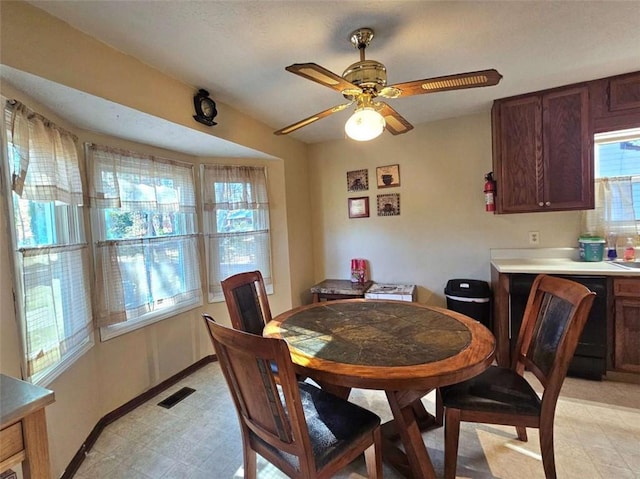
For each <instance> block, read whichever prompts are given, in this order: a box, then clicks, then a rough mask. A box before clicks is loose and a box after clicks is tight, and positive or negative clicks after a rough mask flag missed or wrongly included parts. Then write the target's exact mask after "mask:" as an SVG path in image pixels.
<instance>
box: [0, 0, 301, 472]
mask: <svg viewBox="0 0 640 479" xmlns="http://www.w3.org/2000/svg"><path fill="white" fill-rule="evenodd" d="M0 21H1V24H0V61H1V62H2V64H3V65H7V66H10V67H12V68H16V69H18V70H21V71H25V72H28V73H31V74H34V75H37V76H40V77H43V78H46V79H48V80H51V81H54V82H57V83H60V84H62V85H65V86H68V87H71V88H75V89H77V90H80V91H83V92H87V93H90V94H92V95H96V96H99V97H101V98H105V99H108V100H110V101H113V102H116V103H120V104H123V105H126V106H129V107H131V108H134V109H137V110H139V111H143V112H145V113H147V114H151V115H154V116H157V117H159V118H162V119H166V120H168V121H171V122H173V123H177V124H181V125H184V126H187V127H189V128H195V129H199V130H200V131H202V132H204V133H207V134H211V135H215V136H217V137H219V138H222V139H224V140H227V141H232V142H235V143H238V144H241V145H243V146H246V147H249V148H252V149H254V150H258V151H261V152H264V153H267V154H269V155H271V156H273V157H275V158H278V159H277V160H252V159H245V160H238V159H224V158H195V157H190V156H188V155H183V154H177V153H174V152H167V151H163V150H159V149H157V148H152V147H149V146H145V145H138V144H133V143H131V142H126V141H123V140H119V139H117V138H110V137H105V136H102V135H97V134H94V133H91V132H88V131H84V130H82V129H81V125H69V124H68V123H66V122H64V120H62V119H60V118H58V117H56V115H55V114H53V113H52V112H50V111H48V110H47V109H46V108H44V107H43V106H42V105H38V104H36V103H35V102H34V101H33V99H31V98H29V97H27V96H26V95H25V94H24V93H21V92H20V91H19V89H18V88H19V86H15V87H12V86H10V85H6V84H2V85H0V93H2V94H3V95H5V96H7V97H9V98H16V99H18V100H21V101H23V102H24V103H26V104H27V105H28V106H29V107H31V108H32V109H34V110H36V111H38V112H40V113H42V114H44V115H45V116H47V117H49V118H51V119H53V120H54V121H56V122H58V123H60V124H61V125H63V126H65V127H66V128H68V129H69V130H71V131H73V132H74V133H76V134H77V135H78V137H79V139H80V142H83V141H94V142H96V143H102V144H108V145H112V146H118V147H122V148H131V149H134V150H136V151H140V152H146V153H151V154H157V155H160V156H169V157H173V158H177V159H180V160H183V161H189V162H193V163H195V164H198V163H207V162H224V163H238V162H242V163H243V164H264V165H266V166H267V168H268V182H269V185H268V186H269V193H270V202H271V227H272V247H273V275H274V282H275V283H274V294H273V295H272V296H270V298H269V300H270V304H271V308H272V311H273V312H274V313H276V314H277V313H279V312H281V311H283V310H286V309H289V308H290V307H291V306H293V305H298V304H300V303H301V302H302V301H303V300H304V299H305V297H306V296H307V295H308V293H307V291H308V288H309V286H310V285H311V284H312V281H313V269H312V268H313V265H312V263H311V261H308V260H307V261H301V260H300V259H301V258H309V257H310V253H309V249H310V248H309V244H310V243H311V227H310V221H311V220H310V214H309V209H310V200H309V191H308V188H305V185H306V184H307V181H308V166H307V164H308V162H307V159H306V147H305V146H304V145H303V144H301V143H299V142H297V141H295V140H292V139H290V138H282V137H276V136H274V135H273V133H272V130H271V129H270V128H268V127H267V126H266V125H263V124H260V123H258V122H256V121H255V120H253V119H251V118H249V117H247V116H244V115H242V114H240V113H238V112H237V111H235V110H234V109H233V108H231V107H229V106H227V105H224V104H222V103H219V102H218V103H217V106H218V111H219V117H220V118H224V119H225V121H224V122H220V124H219V125H218V126H216V128H215V129H211V128H206V127H204V126H202V125H199V124H197V123H195V122H194V121H193V118H192V115H193V112H192V97H193V93H194V91H195V87H194V86H191V85H186V84H183V83H180V82H178V81H176V80H174V79H172V78H169V77H167V76H165V75H163V74H161V73H160V72H158V71H156V70H154V69H152V68H150V67H148V66H146V65H144V64H142V63H141V62H138V61H137V60H135V59H134V58H132V57H129V56H127V55H123V54H121V53H120V52H117V51H115V50H113V49H111V48H109V47H107V46H106V45H104V44H101V43H99V42H96V41H95V40H93V39H92V38H90V37H88V36H87V35H84V34H83V33H81V32H79V31H77V30H74V29H72V28H70V27H69V26H68V25H67V24H65V23H63V22H60V21H59V20H57V19H55V18H53V17H51V16H49V15H48V14H46V13H44V12H42V11H41V10H38V9H36V8H34V7H32V6H30V5H29V4H26V3H24V2H0ZM71 46H73V48H72V49H70V48H71ZM0 196H1V195H0ZM2 201H3V203H2V212H1V213H0V221H1V228H2V234H0V285H1V288H0V295H1V296H0V301H1V303H0V304H2V308H0V371H1V372H3V373H5V374H10V375H13V376H18V377H19V376H20V342H19V339H18V338H19V335H18V329H17V326H16V320H15V317H14V315H13V313H12V308H11V307H7V306H8V305H11V304H12V298H11V282H12V278H11V267H10V264H9V255H8V253H9V250H10V248H9V243H8V241H9V235H8V232H7V227H6V225H7V222H6V214H5V208H6V205H5V204H4V199H3V200H2ZM292 205H295V207H294V206H292ZM292 238H295V239H296V241H293V240H292ZM202 257H203V258H204V254H203V256H202ZM205 298H206V294H205ZM205 301H206V299H205ZM203 311H207V312H209V313H211V314H212V315H213V316H215V317H216V318H218V319H220V320H221V321H223V322H227V321H228V314H227V311H226V306H225V305H224V303H215V304H212V305H208V304H205V305H204V306H203V307H202V308H198V309H194V310H192V311H189V312H187V313H184V314H180V315H177V316H175V317H172V318H169V319H166V320H163V321H160V322H158V323H155V324H154V325H151V326H148V327H146V328H143V329H141V330H136V331H133V332H130V333H127V334H125V335H122V336H119V337H116V338H113V339H111V340H109V341H106V342H100V341H99V337H98V335H97V334H96V345H95V347H94V348H92V349H91V350H90V351H89V352H87V353H86V354H85V355H83V356H82V357H81V358H80V359H79V360H78V361H77V362H76V363H75V364H73V366H71V368H69V369H68V370H67V371H65V372H64V373H63V374H62V375H60V376H59V377H58V378H56V379H55V380H54V381H53V382H52V383H50V384H48V385H47V387H49V388H51V389H53V390H54V391H55V394H56V402H55V403H54V404H53V405H51V406H49V407H48V408H47V423H48V427H49V444H50V448H51V460H52V473H53V477H59V476H60V475H61V474H62V473H63V471H64V469H65V467H66V466H67V465H68V464H69V461H70V460H71V459H72V457H73V455H74V454H75V453H76V452H77V451H78V449H79V448H80V446H81V445H82V443H83V442H84V440H85V439H86V438H87V436H88V434H89V433H90V431H91V430H92V429H93V427H94V426H95V425H96V424H97V422H98V421H99V420H100V418H101V417H103V416H104V415H105V414H107V413H108V412H110V411H112V410H114V409H115V408H117V407H119V406H121V405H122V404H124V403H125V402H127V401H129V400H131V399H132V398H134V397H136V396H138V395H140V394H141V393H143V392H144V391H146V390H148V389H149V388H150V387H152V386H154V385H156V384H158V383H160V382H161V381H163V380H165V379H167V378H169V377H170V376H172V375H173V374H175V373H177V372H179V371H181V370H183V369H184V368H186V367H187V366H189V365H191V364H193V363H194V362H196V361H197V360H199V359H201V358H202V357H204V356H207V355H209V354H211V353H212V349H211V345H210V343H209V339H208V337H207V335H206V331H205V329H204V326H203V323H202V320H201V318H200V314H201V313H202V312H203Z"/></svg>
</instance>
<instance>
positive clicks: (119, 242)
mask: <svg viewBox="0 0 640 479" xmlns="http://www.w3.org/2000/svg"><path fill="white" fill-rule="evenodd" d="M94 146H95V147H96V148H97V149H98V150H104V151H109V153H113V152H115V155H116V156H122V158H126V159H131V158H135V159H141V160H145V161H151V162H152V163H154V164H155V163H162V164H165V165H166V164H172V165H174V166H175V167H177V168H180V169H184V170H185V171H186V170H187V169H188V170H189V171H190V182H191V185H190V186H191V187H192V189H193V191H194V192H195V178H194V166H193V165H192V164H190V163H184V162H178V161H175V160H169V159H166V158H157V157H152V156H150V155H144V154H140V153H135V152H127V151H124V150H118V149H111V148H108V147H101V146H96V145H91V144H86V145H85V150H86V151H87V158H88V161H89V163H90V171H91V172H92V175H93V174H98V173H96V172H95V171H94V167H95V166H94V165H93V164H91V162H92V156H91V155H90V153H89V149H90V148H93V147H94ZM96 171H97V170H96ZM114 171H115V170H114ZM92 175H90V176H92ZM98 175H99V174H98ZM158 178H159V177H156V180H157V179H158ZM90 181H96V182H97V181H98V180H97V179H95V178H90ZM119 181H121V180H119ZM95 188H96V186H95V185H92V188H91V190H90V196H91V197H92V198H91V201H92V203H91V208H90V211H91V225H92V231H93V247H94V258H95V261H96V267H95V269H96V276H97V278H98V279H97V281H98V282H100V281H101V279H100V278H101V275H103V269H102V268H101V267H100V256H101V252H100V251H99V249H100V248H114V250H117V248H120V247H125V246H126V245H127V244H135V245H136V246H139V247H141V248H151V247H152V246H153V244H155V243H157V244H160V245H161V244H162V242H163V241H167V242H170V241H171V240H172V239H174V238H175V239H176V240H178V241H180V242H184V243H181V247H184V248H189V247H190V246H191V249H190V250H189V251H190V253H193V257H194V258H195V260H194V261H193V264H191V263H188V264H187V265H186V266H187V267H188V268H189V269H191V270H192V271H195V274H196V276H197V281H196V282H197V288H195V292H193V291H192V292H193V294H192V295H191V296H190V297H189V298H186V299H183V300H182V301H181V302H178V303H171V302H167V303H166V305H163V304H162V303H163V301H166V299H168V298H164V299H162V298H159V302H158V303H155V302H154V303H153V304H154V306H153V307H150V310H149V311H146V312H143V313H141V314H138V315H135V316H132V317H127V318H126V319H124V320H122V321H119V322H114V323H112V324H101V323H99V326H100V327H99V329H100V339H101V341H107V340H109V339H112V338H114V337H117V336H120V335H122V334H125V333H128V332H131V331H134V330H137V329H140V328H144V327H146V326H149V325H151V324H154V323H157V322H159V321H162V320H165V319H167V318H170V317H174V316H176V315H178V314H180V313H184V312H186V311H189V310H192V309H194V308H197V307H199V306H202V304H203V301H202V286H201V283H200V278H201V274H200V261H198V259H197V258H198V255H199V242H200V241H199V234H198V231H197V230H198V226H197V223H198V222H197V214H196V212H195V201H196V200H195V193H193V195H194V196H193V202H194V204H193V211H192V212H190V213H189V217H188V218H187V220H186V221H185V224H184V226H185V227H186V228H187V229H189V231H187V232H182V233H181V234H176V235H164V236H163V235H155V236H142V237H135V238H126V239H125V238H123V239H115V240H112V239H108V238H107V234H106V233H107V232H106V222H105V219H104V218H105V216H104V215H105V209H104V208H99V207H97V206H96V201H94V200H95V199H96V197H102V196H103V195H102V194H101V193H97V194H96V192H95V191H94V189H95ZM123 198H124V197H123ZM122 201H123V202H124V201H125V200H124V199H123V200H122ZM114 209H117V208H114ZM123 211H136V210H126V209H123ZM140 211H142V210H140ZM149 211H159V210H153V209H150V210H149ZM194 244H195V247H193V245H194ZM146 271H147V273H149V270H146ZM102 277H105V278H107V277H108V274H106V273H105V275H103V276H102ZM123 278H124V277H123ZM192 279H193V278H192ZM107 281H109V280H108V279H107ZM122 288H123V290H124V289H125V286H124V285H123V286H122ZM99 289H100V288H99ZM97 294H101V292H100V291H97ZM105 301H106V300H105ZM98 302H100V299H99V300H98ZM158 305H160V307H159V308H158V309H156V308H157V307H158ZM123 309H126V308H123ZM100 311H101V307H100V306H98V308H97V313H96V314H97V315H98V317H99V319H98V321H100ZM123 313H124V314H127V313H126V311H123Z"/></svg>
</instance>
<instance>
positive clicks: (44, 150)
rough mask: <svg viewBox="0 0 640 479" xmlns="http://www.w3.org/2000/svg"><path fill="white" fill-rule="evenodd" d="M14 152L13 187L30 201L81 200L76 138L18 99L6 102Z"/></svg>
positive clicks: (73, 201) (71, 202) (67, 202)
mask: <svg viewBox="0 0 640 479" xmlns="http://www.w3.org/2000/svg"><path fill="white" fill-rule="evenodd" d="M6 112H7V113H8V115H9V121H8V124H9V125H10V128H11V142H12V146H13V154H14V167H13V170H12V175H11V180H12V188H13V190H14V191H15V192H16V194H17V195H18V196H20V197H21V198H22V199H25V200H33V201H60V202H63V203H66V204H70V205H81V204H82V180H81V176H80V168H79V165H78V151H77V148H76V141H77V138H76V137H75V136H74V135H72V134H71V133H69V132H67V131H65V130H63V129H62V128H60V127H58V126H56V125H55V124H53V123H52V122H50V121H49V120H47V119H46V118H44V117H42V116H41V115H39V114H37V113H34V112H32V111H31V110H29V109H28V108H27V107H26V106H25V105H23V104H22V103H20V102H13V103H9V104H8V108H7V109H6Z"/></svg>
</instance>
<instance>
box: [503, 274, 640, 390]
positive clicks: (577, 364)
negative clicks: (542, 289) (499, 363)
mask: <svg viewBox="0 0 640 479" xmlns="http://www.w3.org/2000/svg"><path fill="white" fill-rule="evenodd" d="M536 276H537V275H535V274H512V275H510V285H509V291H510V305H511V308H510V309H511V314H510V327H509V330H510V339H509V346H510V351H511V354H512V355H513V350H514V348H515V345H516V341H517V340H518V333H519V332H520V326H521V324H522V317H523V315H524V310H525V308H526V306H527V299H528V297H529V292H530V291H531V286H532V284H533V281H534V279H535V278H536ZM554 276H556V275H554ZM557 276H559V277H562V278H566V279H570V280H572V281H575V282H577V283H580V284H583V285H585V286H586V287H587V288H589V289H590V290H591V291H593V292H594V293H596V299H595V301H594V302H593V306H592V307H591V312H590V313H589V317H588V318H587V323H586V324H585V326H584V330H583V331H582V336H580V340H579V342H578V346H577V348H576V352H575V354H574V355H573V359H572V360H571V363H570V364H569V370H568V372H567V375H569V376H574V377H580V378H585V379H594V380H602V377H603V376H604V375H605V374H606V371H607V278H606V277H605V276H574V275H571V276H560V275H557ZM638 303H639V304H638V307H639V309H638V312H639V313H640V301H638Z"/></svg>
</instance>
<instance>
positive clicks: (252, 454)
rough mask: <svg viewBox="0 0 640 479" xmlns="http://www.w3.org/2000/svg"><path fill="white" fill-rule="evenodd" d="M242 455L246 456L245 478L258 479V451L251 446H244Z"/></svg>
mask: <svg viewBox="0 0 640 479" xmlns="http://www.w3.org/2000/svg"><path fill="white" fill-rule="evenodd" d="M242 455H243V456H244V458H243V459H244V479H256V474H257V472H256V469H257V464H256V451H254V450H253V449H251V448H250V447H244V448H243V451H242Z"/></svg>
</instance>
